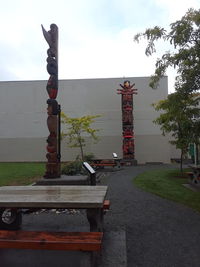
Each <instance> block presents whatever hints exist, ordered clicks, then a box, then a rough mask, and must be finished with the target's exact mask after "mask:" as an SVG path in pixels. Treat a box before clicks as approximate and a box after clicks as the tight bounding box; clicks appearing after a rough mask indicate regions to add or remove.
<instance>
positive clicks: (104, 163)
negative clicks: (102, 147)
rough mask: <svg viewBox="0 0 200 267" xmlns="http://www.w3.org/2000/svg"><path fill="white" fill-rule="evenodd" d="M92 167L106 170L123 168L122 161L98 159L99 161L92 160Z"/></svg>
mask: <svg viewBox="0 0 200 267" xmlns="http://www.w3.org/2000/svg"><path fill="white" fill-rule="evenodd" d="M90 165H91V166H92V167H99V168H104V167H118V168H120V167H121V163H120V160H118V159H107V160H105V159H104V160H103V159H97V160H92V162H91V163H90Z"/></svg>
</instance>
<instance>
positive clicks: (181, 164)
mask: <svg viewBox="0 0 200 267" xmlns="http://www.w3.org/2000/svg"><path fill="white" fill-rule="evenodd" d="M180 171H181V173H182V172H183V149H181V162H180Z"/></svg>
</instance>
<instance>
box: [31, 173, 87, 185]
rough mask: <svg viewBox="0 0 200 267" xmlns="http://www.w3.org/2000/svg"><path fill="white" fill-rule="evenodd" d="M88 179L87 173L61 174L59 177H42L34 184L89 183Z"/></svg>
mask: <svg viewBox="0 0 200 267" xmlns="http://www.w3.org/2000/svg"><path fill="white" fill-rule="evenodd" d="M89 184H90V179H89V176H87V175H73V176H72V175H71V176H70V175H61V177H59V178H51V179H47V178H42V179H40V180H38V181H37V182H36V183H35V185H89Z"/></svg>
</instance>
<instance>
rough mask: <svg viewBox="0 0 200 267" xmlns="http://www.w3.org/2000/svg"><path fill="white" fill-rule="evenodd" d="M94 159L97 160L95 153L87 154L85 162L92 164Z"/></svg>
mask: <svg viewBox="0 0 200 267" xmlns="http://www.w3.org/2000/svg"><path fill="white" fill-rule="evenodd" d="M94 158H95V156H94V154H93V153H88V154H85V155H84V157H83V159H84V161H86V162H91V161H92V160H93V159H94Z"/></svg>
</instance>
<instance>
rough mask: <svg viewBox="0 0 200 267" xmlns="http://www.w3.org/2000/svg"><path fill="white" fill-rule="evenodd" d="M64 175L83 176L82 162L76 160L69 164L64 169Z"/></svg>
mask: <svg viewBox="0 0 200 267" xmlns="http://www.w3.org/2000/svg"><path fill="white" fill-rule="evenodd" d="M62 174H66V175H76V174H83V168H82V161H79V160H76V161H73V162H69V163H67V164H65V165H64V167H63V168H62Z"/></svg>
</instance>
